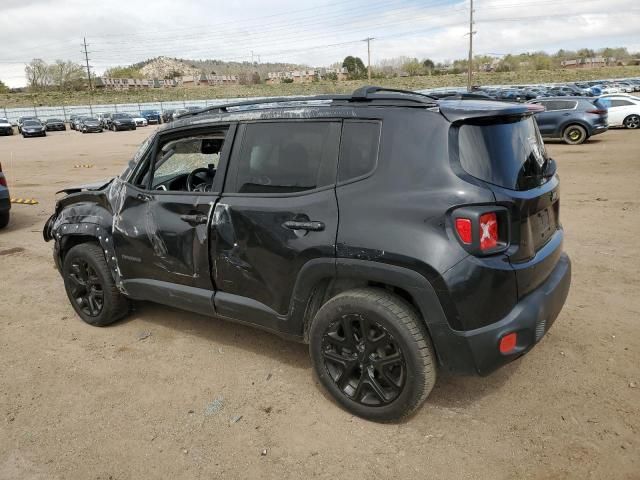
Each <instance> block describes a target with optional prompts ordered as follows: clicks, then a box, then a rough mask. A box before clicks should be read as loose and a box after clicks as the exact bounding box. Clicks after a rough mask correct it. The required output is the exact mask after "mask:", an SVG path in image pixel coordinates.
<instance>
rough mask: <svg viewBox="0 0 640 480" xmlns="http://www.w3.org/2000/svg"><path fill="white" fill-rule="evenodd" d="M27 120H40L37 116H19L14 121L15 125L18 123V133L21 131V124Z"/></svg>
mask: <svg viewBox="0 0 640 480" xmlns="http://www.w3.org/2000/svg"><path fill="white" fill-rule="evenodd" d="M27 120H34V121H36V122H39V121H40V119H39V118H38V117H20V118H18V121H17V122H16V123H17V125H18V133H22V125H23V124H24V122H26V121H27Z"/></svg>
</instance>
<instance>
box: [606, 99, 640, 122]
mask: <svg viewBox="0 0 640 480" xmlns="http://www.w3.org/2000/svg"><path fill="white" fill-rule="evenodd" d="M600 103H602V104H603V105H604V106H605V107H606V108H607V109H608V110H609V126H610V127H625V128H631V129H634V130H635V129H638V128H640V98H638V97H633V96H631V95H625V96H621V95H616V96H607V97H600Z"/></svg>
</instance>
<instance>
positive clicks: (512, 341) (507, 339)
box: [500, 332, 518, 354]
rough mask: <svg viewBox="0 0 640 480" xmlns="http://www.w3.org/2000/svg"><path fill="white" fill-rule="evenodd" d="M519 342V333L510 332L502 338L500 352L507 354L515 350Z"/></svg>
mask: <svg viewBox="0 0 640 480" xmlns="http://www.w3.org/2000/svg"><path fill="white" fill-rule="evenodd" d="M517 343H518V334H517V333H516V332H513V333H508V334H506V335H505V336H504V337H502V338H501V339H500V353H503V354H507V353H511V352H513V350H514V349H515V348H516V344H517Z"/></svg>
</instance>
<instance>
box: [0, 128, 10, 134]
mask: <svg viewBox="0 0 640 480" xmlns="http://www.w3.org/2000/svg"><path fill="white" fill-rule="evenodd" d="M0 135H13V127H0Z"/></svg>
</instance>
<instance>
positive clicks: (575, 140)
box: [562, 125, 587, 145]
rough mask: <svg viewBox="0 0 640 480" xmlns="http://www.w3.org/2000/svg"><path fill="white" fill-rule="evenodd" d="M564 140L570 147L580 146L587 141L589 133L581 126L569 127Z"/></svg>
mask: <svg viewBox="0 0 640 480" xmlns="http://www.w3.org/2000/svg"><path fill="white" fill-rule="evenodd" d="M562 139H563V140H564V143H566V144H568V145H580V144H581V143H584V141H585V140H586V139H587V131H586V130H585V128H584V127H582V126H581V125H569V126H568V127H567V128H565V129H564V132H563V133H562Z"/></svg>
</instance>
